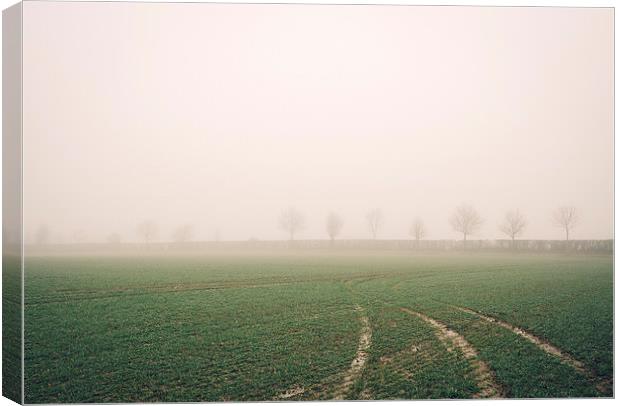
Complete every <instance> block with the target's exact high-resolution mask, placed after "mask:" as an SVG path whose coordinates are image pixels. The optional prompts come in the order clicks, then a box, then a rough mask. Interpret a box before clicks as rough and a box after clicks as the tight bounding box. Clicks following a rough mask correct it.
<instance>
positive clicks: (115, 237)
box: [108, 233, 121, 245]
mask: <svg viewBox="0 0 620 406" xmlns="http://www.w3.org/2000/svg"><path fill="white" fill-rule="evenodd" d="M120 243H121V235H120V234H119V233H112V234H110V235H108V244H113V245H118V244H120Z"/></svg>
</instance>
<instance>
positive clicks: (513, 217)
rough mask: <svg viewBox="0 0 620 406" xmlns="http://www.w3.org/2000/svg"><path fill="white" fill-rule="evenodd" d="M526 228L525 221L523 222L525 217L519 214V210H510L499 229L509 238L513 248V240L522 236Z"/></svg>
mask: <svg viewBox="0 0 620 406" xmlns="http://www.w3.org/2000/svg"><path fill="white" fill-rule="evenodd" d="M526 226H527V221H526V220H525V216H524V215H523V214H521V212H520V211H519V210H511V211H509V212H507V213H506V216H505V217H504V222H503V223H502V224H500V226H499V229H500V231H501V232H502V233H504V234H506V235H507V236H508V237H510V239H511V240H512V246H513V247H514V244H515V238H517V237H519V236H521V235H522V234H523V232H524V231H525V227H526Z"/></svg>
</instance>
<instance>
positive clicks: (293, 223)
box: [279, 207, 304, 241]
mask: <svg viewBox="0 0 620 406" xmlns="http://www.w3.org/2000/svg"><path fill="white" fill-rule="evenodd" d="M279 223H280V228H281V229H282V230H284V231H286V232H287V233H288V235H289V239H290V240H291V241H293V240H294V239H295V234H297V233H298V232H299V231H301V230H302V229H303V228H304V216H303V214H301V212H300V211H299V210H297V209H296V208H294V207H289V208H288V209H286V210H282V212H281V213H280V218H279Z"/></svg>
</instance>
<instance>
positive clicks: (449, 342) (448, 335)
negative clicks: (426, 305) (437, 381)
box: [400, 307, 504, 399]
mask: <svg viewBox="0 0 620 406" xmlns="http://www.w3.org/2000/svg"><path fill="white" fill-rule="evenodd" d="M400 310H401V311H403V312H405V313H408V314H410V315H413V316H416V317H418V318H420V319H422V320H423V321H425V322H426V323H428V324H430V325H431V326H432V327H433V328H434V329H435V335H436V336H437V338H438V339H439V341H441V342H443V343H444V344H445V345H446V347H447V348H448V350H451V349H452V348H458V349H459V350H460V351H461V353H462V354H463V355H464V356H465V358H466V359H467V360H468V361H469V363H470V365H471V366H472V367H473V369H474V379H475V380H476V384H477V385H478V388H480V391H479V392H478V393H476V394H475V395H474V398H479V399H482V398H495V399H499V398H503V397H504V390H503V389H502V387H501V386H500V385H499V384H498V383H497V382H496V381H495V376H494V374H493V372H492V371H491V368H489V366H488V365H487V364H486V363H485V362H484V361H482V360H481V359H480V358H479V357H478V351H476V349H475V348H474V347H473V346H472V345H471V344H470V343H469V342H468V341H467V340H466V339H465V337H463V336H462V335H460V334H458V333H457V332H455V331H453V330H450V329H449V328H448V326H446V325H445V324H443V323H442V322H440V321H437V320H435V319H433V318H431V317H429V316H427V315H425V314H422V313H420V312H416V311H415V310H411V309H408V308H406V307H401V308H400Z"/></svg>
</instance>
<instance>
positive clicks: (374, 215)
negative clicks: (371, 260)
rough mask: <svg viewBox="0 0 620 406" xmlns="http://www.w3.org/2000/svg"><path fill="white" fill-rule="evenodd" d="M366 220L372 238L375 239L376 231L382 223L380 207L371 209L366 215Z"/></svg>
mask: <svg viewBox="0 0 620 406" xmlns="http://www.w3.org/2000/svg"><path fill="white" fill-rule="evenodd" d="M366 220H367V221H368V228H369V229H370V232H371V233H372V239H373V240H376V239H377V233H378V232H379V229H380V228H381V225H382V224H383V213H382V212H381V210H380V209H372V210H371V211H369V212H368V214H367V215H366Z"/></svg>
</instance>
